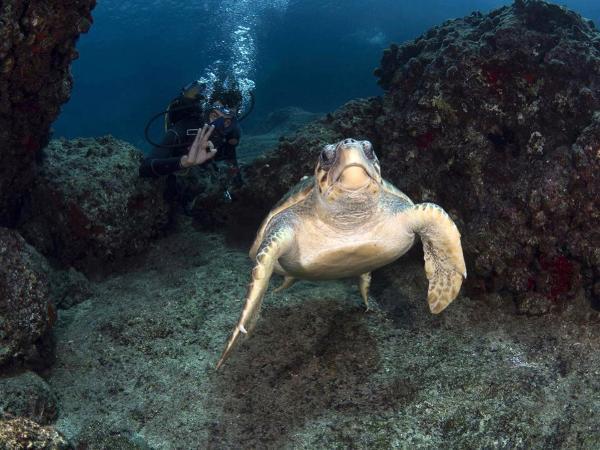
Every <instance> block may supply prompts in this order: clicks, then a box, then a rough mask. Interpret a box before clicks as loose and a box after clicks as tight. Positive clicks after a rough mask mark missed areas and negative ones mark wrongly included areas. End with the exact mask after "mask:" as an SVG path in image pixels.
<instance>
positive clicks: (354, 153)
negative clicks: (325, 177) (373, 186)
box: [329, 139, 380, 191]
mask: <svg viewBox="0 0 600 450" xmlns="http://www.w3.org/2000/svg"><path fill="white" fill-rule="evenodd" d="M329 174H330V177H331V178H330V179H331V181H332V182H333V183H339V185H340V186H341V187H342V188H343V189H345V190H349V191H355V190H358V189H362V188H364V187H366V186H368V185H369V184H370V183H371V181H372V180H375V181H377V180H378V179H379V178H380V176H379V174H378V173H377V171H376V169H375V167H374V165H373V162H372V161H370V160H369V159H368V158H367V157H366V155H365V152H364V150H363V147H362V145H361V144H360V143H359V142H357V141H354V140H353V139H346V140H344V141H341V142H340V143H339V144H338V148H337V149H336V161H335V166H334V167H333V168H332V169H331V170H330V171H329Z"/></svg>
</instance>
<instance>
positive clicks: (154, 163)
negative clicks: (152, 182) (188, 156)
mask: <svg viewBox="0 0 600 450" xmlns="http://www.w3.org/2000/svg"><path fill="white" fill-rule="evenodd" d="M178 170H181V157H180V156H175V157H171V158H153V157H151V156H149V157H147V158H144V160H143V161H142V163H141V164H140V170H139V173H140V177H142V178H158V177H161V176H163V175H169V174H171V173H173V172H177V171H178Z"/></svg>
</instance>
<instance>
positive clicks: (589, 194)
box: [376, 0, 600, 313]
mask: <svg viewBox="0 0 600 450" xmlns="http://www.w3.org/2000/svg"><path fill="white" fill-rule="evenodd" d="M376 74H377V75H378V76H379V82H380V84H381V86H382V87H383V88H384V89H385V90H386V93H385V95H384V100H383V101H384V107H383V108H384V115H383V117H381V118H380V121H379V123H377V128H378V130H380V131H379V135H380V136H381V137H382V141H381V147H380V155H381V157H382V159H383V160H384V161H383V167H384V172H385V175H386V176H387V177H389V178H391V180H392V181H393V182H395V183H396V184H397V185H398V187H400V188H401V189H402V190H404V191H406V192H407V193H408V194H409V195H410V196H411V197H412V198H413V199H415V200H418V201H423V200H428V201H433V202H437V203H439V204H441V205H443V206H444V207H445V208H447V209H448V210H449V211H450V213H451V215H452V216H453V217H454V218H455V219H456V220H457V222H458V225H459V229H460V230H461V232H462V235H463V247H464V250H465V254H466V259H467V266H468V271H469V280H468V281H467V283H466V287H467V289H470V290H471V292H473V291H481V290H484V291H497V290H505V291H508V292H510V293H511V294H513V298H515V299H516V300H517V303H523V304H531V305H535V307H534V309H535V312H536V313H538V312H539V311H551V310H555V309H562V308H563V306H564V304H565V301H566V300H567V299H570V298H573V296H574V295H575V294H576V293H577V291H578V290H579V289H580V288H584V289H585V290H586V291H587V293H588V294H589V295H590V296H591V294H592V293H591V287H592V282H593V280H594V278H597V277H598V275H600V272H599V265H598V259H597V252H598V250H597V249H598V248H599V247H600V229H599V228H598V226H597V223H598V222H599V219H600V209H599V208H598V206H599V203H598V198H600V175H599V173H600V171H599V169H600V158H599V157H598V155H599V153H598V152H599V151H600V141H599V140H598V134H597V129H598V125H597V121H598V117H597V116H598V112H599V111H600V33H599V32H598V30H597V29H596V28H595V27H594V25H593V24H592V23H591V22H590V21H587V20H585V19H583V18H582V17H581V16H579V15H578V14H576V13H574V12H572V11H569V10H567V9H565V8H563V7H560V6H558V5H553V4H549V3H546V2H543V1H535V0H532V1H516V2H515V3H514V4H513V5H512V6H507V7H504V8H500V9H498V10H495V11H493V12H491V13H490V14H487V15H483V14H480V13H473V14H472V15H470V16H468V17H466V18H463V19H458V20H451V21H448V22H446V23H444V24H442V25H441V26H439V27H435V28H433V29H431V30H429V31H428V32H427V33H426V34H424V35H423V36H421V37H419V38H418V39H416V40H415V41H413V42H408V43H406V44H404V45H402V46H391V47H390V49H388V50H387V51H386V52H385V53H384V55H383V58H382V64H381V68H380V69H378V70H377V71H376ZM384 130H389V131H390V132H388V133H384V132H383V131H384ZM594 255H595V256H594ZM528 297H531V299H529V298H528ZM542 299H544V300H545V302H546V303H547V305H545V306H542V305H541V303H542ZM520 310H522V311H523V310H524V312H526V311H527V308H522V307H520Z"/></svg>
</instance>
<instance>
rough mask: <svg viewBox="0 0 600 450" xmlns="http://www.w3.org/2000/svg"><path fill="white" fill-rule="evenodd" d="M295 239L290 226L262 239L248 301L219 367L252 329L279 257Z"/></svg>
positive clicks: (274, 231) (249, 288)
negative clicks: (240, 339)
mask: <svg viewBox="0 0 600 450" xmlns="http://www.w3.org/2000/svg"><path fill="white" fill-rule="evenodd" d="M292 240H293V231H292V228H290V227H285V228H280V229H278V230H273V231H271V232H270V233H268V234H267V236H266V237H265V239H264V240H263V241H262V243H261V245H260V247H259V248H258V252H257V255H256V265H255V266H254V269H252V281H251V282H250V284H249V285H248V291H247V292H246V303H245V304H244V309H243V310H242V315H241V316H240V319H239V321H238V323H237V325H236V326H235V328H234V329H233V331H232V333H231V336H230V337H229V340H228V341H227V345H226V346H225V350H223V354H222V355H221V358H220V359H219V362H218V363H217V369H218V368H219V367H221V365H222V364H223V362H225V360H226V359H227V357H228V356H229V354H230V353H231V351H232V350H233V349H234V348H235V346H236V344H237V342H238V341H239V338H240V334H248V332H250V331H252V329H253V328H254V325H255V324H256V320H257V319H258V313H259V311H260V305H261V303H262V299H263V297H264V295H265V291H266V290H267V287H268V286H269V280H270V279H271V275H272V274H273V268H274V266H275V263H276V262H277V260H278V259H279V257H280V256H281V255H282V254H283V253H284V252H285V251H286V250H287V249H288V248H289V246H290V244H291V242H292Z"/></svg>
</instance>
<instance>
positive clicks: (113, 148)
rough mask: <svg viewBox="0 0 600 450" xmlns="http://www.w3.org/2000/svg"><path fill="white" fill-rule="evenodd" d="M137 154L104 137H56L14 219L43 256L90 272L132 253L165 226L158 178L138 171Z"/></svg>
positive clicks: (166, 207)
mask: <svg viewBox="0 0 600 450" xmlns="http://www.w3.org/2000/svg"><path fill="white" fill-rule="evenodd" d="M141 158H142V153H141V152H140V151H139V150H137V149H136V148H135V147H133V146H131V145H130V144H127V143H126V142H123V141H119V140H117V139H114V138H113V137H111V136H106V137H101V138H90V139H74V140H55V141H52V142H50V144H49V146H48V147H47V148H46V149H45V150H44V161H43V163H42V164H41V165H40V166H39V173H38V175H37V177H36V182H35V185H34V187H33V190H32V193H31V204H30V205H29V208H28V211H27V213H26V214H25V219H24V220H23V223H22V224H21V229H22V230H23V234H24V236H25V237H26V238H27V240H28V241H29V242H31V243H32V244H33V245H34V246H35V247H36V248H38V249H39V250H40V251H41V252H42V253H43V254H45V255H48V256H49V257H52V258H56V259H58V260H59V261H60V262H61V263H63V264H65V265H72V266H74V267H76V268H78V269H81V270H84V271H87V272H94V271H96V270H99V269H101V265H102V264H104V263H107V262H110V261H113V260H116V259H118V258H120V257H124V256H127V255H131V254H135V253H137V252H139V251H141V250H143V249H145V248H146V247H147V245H148V242H149V240H150V239H152V238H154V237H155V236H157V235H158V234H160V233H161V231H162V230H163V229H164V228H165V226H166V225H167V223H168V221H169V212H170V208H169V205H168V204H167V202H166V201H165V199H164V196H163V190H164V180H154V179H144V178H140V177H139V176H138V167H139V164H140V160H141Z"/></svg>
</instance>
